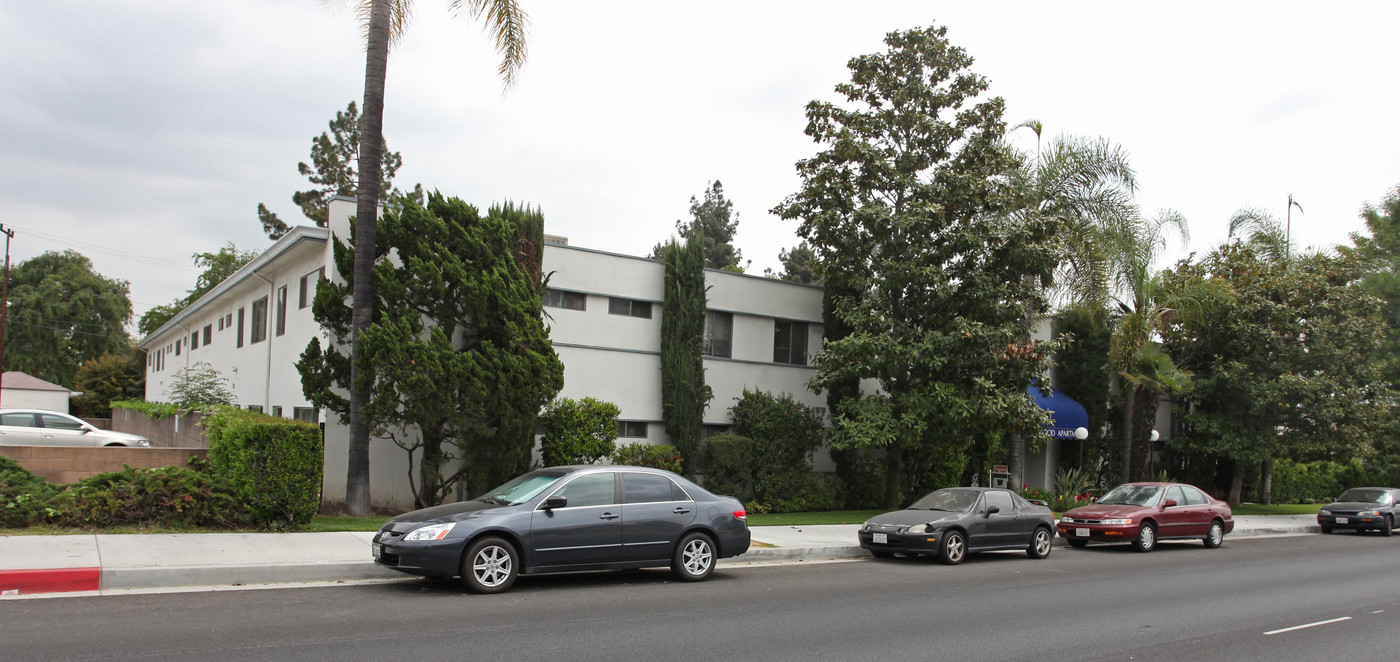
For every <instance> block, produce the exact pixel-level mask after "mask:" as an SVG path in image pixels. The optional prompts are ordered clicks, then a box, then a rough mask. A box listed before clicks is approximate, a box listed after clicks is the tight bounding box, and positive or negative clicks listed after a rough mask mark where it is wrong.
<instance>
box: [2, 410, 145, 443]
mask: <svg viewBox="0 0 1400 662" xmlns="http://www.w3.org/2000/svg"><path fill="white" fill-rule="evenodd" d="M150 445H151V440H150V439H147V438H145V437H142V436H140V435H135V434H127V433H125V432H113V431H111V430H101V429H98V428H97V427H94V426H93V425H92V424H91V423H88V422H87V421H84V420H83V419H81V418H78V417H76V416H71V415H69V414H65V413H63V412H58V411H49V410H47V409H0V446H139V447H149V446H150Z"/></svg>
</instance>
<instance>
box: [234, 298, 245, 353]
mask: <svg viewBox="0 0 1400 662" xmlns="http://www.w3.org/2000/svg"><path fill="white" fill-rule="evenodd" d="M243 317H244V315H243V308H242V307H239V309H238V342H237V344H236V346H237V347H242V346H243Z"/></svg>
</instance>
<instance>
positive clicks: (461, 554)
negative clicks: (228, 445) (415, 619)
mask: <svg viewBox="0 0 1400 662" xmlns="http://www.w3.org/2000/svg"><path fill="white" fill-rule="evenodd" d="M748 548H749V523H748V517H747V513H745V511H744V505H743V504H741V503H739V501H738V500H737V499H733V498H730V497H724V496H715V495H713V494H710V493H709V492H707V491H705V490H704V488H701V487H700V486H698V485H696V484H695V483H692V482H690V481H688V480H686V479H684V478H682V477H680V476H677V475H676V474H673V473H671V472H669V471H661V470H659V469H648V468H644V467H627V466H595V465H587V466H573V467H549V468H546V469H539V470H536V471H531V472H530V473H527V474H525V475H523V476H519V477H517V478H515V479H514V480H512V481H510V482H508V483H506V484H505V485H502V486H500V487H498V488H496V489H494V490H490V491H488V492H487V493H486V494H484V495H482V496H480V497H478V498H476V499H473V500H471V501H463V502H460V503H451V504H446V505H442V506H435V507H432V508H424V509H422V510H415V511H413V512H411V513H405V514H403V515H399V516H398V517H395V518H393V519H391V520H389V521H388V522H385V523H384V526H383V528H381V529H380V530H379V533H377V534H375V536H374V542H373V547H372V549H373V552H374V561H375V563H378V564H380V565H383V566H386V567H389V568H393V569H395V570H399V571H401V572H406V573H409V574H413V575H422V576H425V577H456V576H460V577H461V578H462V582H463V583H464V584H466V587H467V588H468V589H470V590H472V591H475V592H477V593H497V592H500V591H504V590H506V589H508V588H510V586H511V584H513V583H515V578H516V576H518V575H519V574H522V573H523V574H527V575H532V574H539V573H548V572H574V571H578V570H608V569H623V568H653V567H665V566H668V565H669V566H670V567H671V569H672V570H673V571H674V572H675V574H676V576H677V577H679V578H680V579H682V580H685V581H699V580H702V579H704V578H706V577H708V576H709V574H710V572H711V571H712V570H714V567H715V561H717V560H718V559H722V558H727V557H731V556H738V555H739V554H743V553H744V552H745V551H747V550H748Z"/></svg>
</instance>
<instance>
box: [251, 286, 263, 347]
mask: <svg viewBox="0 0 1400 662" xmlns="http://www.w3.org/2000/svg"><path fill="white" fill-rule="evenodd" d="M248 335H249V338H248V342H250V343H254V344H256V343H260V342H262V341H264V340H267V297H263V298H261V299H258V300H257V301H254V302H253V328H252V329H250V330H249V332H248Z"/></svg>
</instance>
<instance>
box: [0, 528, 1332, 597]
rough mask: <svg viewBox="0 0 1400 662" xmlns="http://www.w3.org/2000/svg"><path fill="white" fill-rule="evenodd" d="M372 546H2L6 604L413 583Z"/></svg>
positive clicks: (118, 540) (195, 540)
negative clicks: (379, 561) (55, 597)
mask: <svg viewBox="0 0 1400 662" xmlns="http://www.w3.org/2000/svg"><path fill="white" fill-rule="evenodd" d="M859 528H860V526H859V525H857V524H840V525H819V526H801V527H797V526H755V527H752V529H751V530H752V537H753V541H754V543H755V546H754V547H752V548H750V549H749V551H748V552H747V553H745V554H743V555H741V556H738V557H735V558H729V559H723V560H721V561H720V563H719V565H721V566H726V565H736V564H751V563H764V562H775V561H818V560H831V559H842V558H863V557H866V556H867V552H865V551H864V550H862V549H861V548H860V546H859V544H857V542H856V530H857V529H859ZM1316 532H1318V527H1317V519H1316V517H1315V516H1313V515H1268V516H1243V517H1236V518H1235V530H1234V532H1233V533H1231V534H1230V535H1229V536H1227V537H1226V540H1227V542H1228V541H1229V540H1231V539H1235V538H1251V537H1258V536H1281V535H1300V534H1307V533H1316ZM373 537H374V533H373V532H369V531H365V532H353V533H175V534H129V535H63V536H0V596H4V597H16V596H18V597H23V596H26V595H29V596H32V595H41V594H64V595H75V594H94V595H95V594H103V595H111V594H120V593H123V592H134V591H139V590H144V589H189V590H201V589H202V590H213V589H218V588H221V587H222V588H227V587H239V586H250V585H263V584H277V585H291V584H302V585H306V584H317V583H336V582H342V581H359V580H379V579H409V578H410V577H409V576H408V575H404V574H402V573H399V572H396V571H394V570H388V569H386V568H382V567H380V566H377V565H375V564H374V561H373V559H372V558H371V556H370V539H371V538H373ZM1056 540H1057V544H1062V543H1063V541H1062V540H1060V539H1058V538H1057V539H1056Z"/></svg>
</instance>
